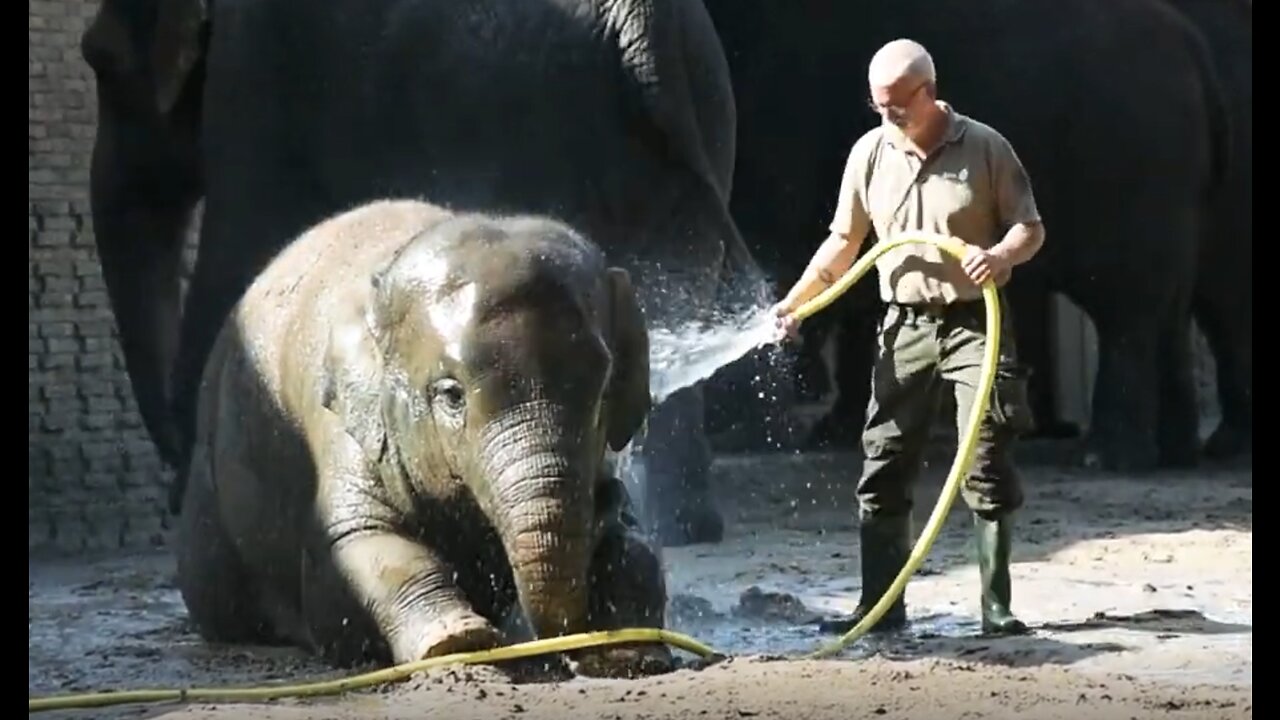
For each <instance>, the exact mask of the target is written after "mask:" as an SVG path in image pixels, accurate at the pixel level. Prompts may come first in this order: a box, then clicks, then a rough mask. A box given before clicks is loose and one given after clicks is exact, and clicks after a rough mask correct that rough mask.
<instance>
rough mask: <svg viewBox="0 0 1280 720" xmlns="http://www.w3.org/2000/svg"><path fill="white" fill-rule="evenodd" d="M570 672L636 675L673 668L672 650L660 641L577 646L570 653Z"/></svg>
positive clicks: (596, 675)
mask: <svg viewBox="0 0 1280 720" xmlns="http://www.w3.org/2000/svg"><path fill="white" fill-rule="evenodd" d="M570 658H571V659H570V666H571V668H572V669H573V672H574V673H576V674H578V675H582V676H585V677H599V678H636V677H644V676H647V675H661V674H663V673H668V672H671V670H673V669H674V668H675V659H674V658H673V657H672V656H671V650H670V649H669V648H668V647H667V646H666V645H662V644H659V643H634V644H626V645H610V646H605V647H597V648H587V649H585V650H578V651H576V652H574V653H572V654H571V655H570Z"/></svg>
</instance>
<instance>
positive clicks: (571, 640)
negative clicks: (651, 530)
mask: <svg viewBox="0 0 1280 720" xmlns="http://www.w3.org/2000/svg"><path fill="white" fill-rule="evenodd" d="M635 642H665V643H667V644H668V645H672V646H674V647H677V648H680V649H682V650H687V651H689V652H691V653H694V654H695V655H700V656H702V657H710V656H713V655H715V654H716V651H715V650H712V649H711V648H709V647H707V646H706V645H703V644H702V643H700V642H698V641H697V640H694V639H693V638H690V637H687V636H685V635H681V634H680V633H675V632H671V631H669V630H659V629H657V628H628V629H625V630H600V631H597V632H588V633H578V634H575V635H562V636H560V637H554V638H544V639H542V640H532V641H529V642H524V643H519V644H516V645H508V646H506V647H500V648H494V649H492V650H476V651H472V652H460V653H453V654H451V655H441V656H439V657H433V658H427V659H426V660H418V661H415V662H409V663H404V664H401V665H396V666H394V667H389V668H384V669H381V670H374V671H372V672H367V673H362V674H360V675H352V676H349V677H345V678H338V679H336V680H321V681H319V682H313V683H305V684H299V685H262V686H259V687H227V688H189V689H164V690H124V691H120V692H98V693H83V694H72V695H56V696H52V697H43V698H31V699H29V700H27V712H28V713H33V712H43V711H47V710H68V709H74V708H88V707H104V706H107V705H124V704H127V703H153V702H168V701H180V702H266V701H268V700H277V699H279V698H285V697H317V696H321V695H337V694H338V693H343V692H347V691H348V690H358V689H362V688H367V687H372V686H374V685H380V684H382V683H389V682H398V681H400V680H404V679H406V678H408V677H409V676H411V675H413V674H414V673H418V672H422V671H424V670H429V669H431V668H437V667H444V666H447V665H475V664H488V663H496V662H502V661H504V660H516V659H518V658H526V657H533V656H535V655H545V654H548V653H557V652H566V651H569V650H579V649H582V648H589V647H596V646H599V645H616V644H619V643H635Z"/></svg>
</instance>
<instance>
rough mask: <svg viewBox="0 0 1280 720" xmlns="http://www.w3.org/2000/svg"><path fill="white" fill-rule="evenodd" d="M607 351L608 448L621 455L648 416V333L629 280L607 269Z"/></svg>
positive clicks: (627, 277) (619, 270) (617, 269)
mask: <svg viewBox="0 0 1280 720" xmlns="http://www.w3.org/2000/svg"><path fill="white" fill-rule="evenodd" d="M608 279H609V291H610V295H611V302H610V350H611V351H612V353H613V374H612V377H611V379H610V381H609V396H608V400H607V405H606V413H607V415H606V420H607V422H608V427H607V428H606V431H605V434H606V437H607V438H608V441H609V447H610V448H612V449H613V450H614V452H618V451H621V450H622V449H623V448H624V447H626V446H627V443H629V442H631V438H632V437H634V436H635V434H636V433H637V432H639V430H640V427H641V426H642V425H643V424H644V419H645V417H646V416H648V414H649V406H650V402H651V399H650V395H649V331H648V329H647V328H646V327H645V323H644V315H643V314H642V313H641V312H640V304H639V303H638V302H637V301H636V293H635V288H634V287H633V286H632V284H631V276H630V275H629V274H627V271H626V270H623V269H622V268H616V267H614V268H609V270H608Z"/></svg>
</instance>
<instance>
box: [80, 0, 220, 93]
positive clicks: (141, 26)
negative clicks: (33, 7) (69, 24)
mask: <svg viewBox="0 0 1280 720" xmlns="http://www.w3.org/2000/svg"><path fill="white" fill-rule="evenodd" d="M206 2H207V0H151V1H150V2H132V3H130V2H124V1H123V0H103V3H102V5H101V7H100V8H99V10H98V14H97V16H96V17H95V18H94V21H93V23H91V24H90V25H89V27H88V28H87V29H86V30H85V32H84V35H83V36H81V38H80V54H81V55H82V56H83V57H84V59H85V62H86V63H88V64H89V66H90V67H92V68H93V70H94V72H95V73H96V74H97V75H98V80H99V82H100V83H105V84H108V85H110V84H111V82H112V81H119V80H123V79H124V78H126V77H130V76H132V77H137V76H138V75H139V74H140V73H144V72H145V73H147V74H148V75H149V79H150V82H151V85H152V88H151V89H152V92H153V94H154V96H153V100H154V101H155V108H156V110H157V111H159V112H160V114H161V115H167V114H168V113H169V112H170V111H172V110H173V107H174V106H175V105H177V103H178V99H179V98H180V97H181V96H182V91H183V90H184V89H185V88H186V87H187V82H188V81H189V80H190V79H191V74H192V72H193V71H194V70H195V67H196V64H197V63H198V62H199V60H200V58H201V57H202V56H203V55H204V52H205V29H206V23H207V21H208V7H207V4H206Z"/></svg>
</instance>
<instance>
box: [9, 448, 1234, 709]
mask: <svg viewBox="0 0 1280 720" xmlns="http://www.w3.org/2000/svg"><path fill="white" fill-rule="evenodd" d="M946 466H947V463H946V462H942V463H934V464H933V467H931V468H930V472H929V473H928V474H927V475H926V479H925V480H923V481H922V482H921V484H920V486H919V490H918V493H917V529H919V528H921V527H923V524H924V522H925V520H926V519H927V517H928V514H929V512H930V511H931V510H932V505H933V501H934V499H935V497H936V494H937V490H938V487H939V486H940V481H941V476H942V473H943V472H945V470H946ZM857 470H858V460H857V458H856V457H848V456H838V455H812V456H809V455H807V456H805V457H804V458H799V457H788V456H781V457H763V458H744V457H738V458H733V459H728V460H722V461H720V462H719V463H718V464H717V478H716V480H717V484H718V485H719V487H720V490H721V493H722V497H725V498H727V499H726V501H725V510H726V512H727V516H728V518H729V520H730V525H729V534H728V537H727V538H726V540H725V542H724V543H721V544H718V545H714V546H712V545H704V546H693V547H686V548H670V549H667V550H666V551H665V553H664V555H665V558H664V559H665V562H666V564H667V567H668V578H669V583H670V589H671V592H672V596H673V597H672V603H671V624H672V626H673V627H674V629H677V630H680V631H682V632H685V633H688V634H690V635H692V636H694V637H696V638H698V639H699V640H701V641H703V642H705V643H708V644H710V645H712V646H714V647H715V648H717V649H718V650H720V651H722V652H725V653H726V654H729V655H731V656H733V657H730V658H729V659H727V660H724V661H721V662H719V663H716V664H713V665H711V666H709V667H702V668H697V667H686V668H684V669H681V670H678V671H676V672H674V673H671V674H668V675H664V676H661V677H655V678H649V679H645V680H637V681H601V680H587V679H582V678H575V679H572V680H568V681H563V682H560V681H557V682H541V683H515V682H512V681H511V680H510V679H509V678H508V677H506V676H504V675H502V674H501V673H498V672H496V671H492V670H490V669H486V668H462V669H452V670H441V671H436V672H433V673H430V674H428V675H423V676H418V677H415V678H414V679H412V680H410V681H408V682H405V683H402V684H400V685H397V686H394V687H384V688H379V689H377V690H372V691H367V692H361V693H356V694H352V695H349V696H346V697H344V698H341V699H330V700H316V701H310V702H301V701H279V702H275V703H270V704H267V705H254V706H249V705H223V706H218V707H213V706H207V705H187V706H174V705H160V706H126V707H122V708H118V709H111V710H90V711H85V712H83V713H79V714H76V713H70V712H67V713H63V712H59V713H46V714H43V715H42V717H50V718H52V717H139V716H148V717H175V718H176V717H183V718H197V717H208V718H261V719H263V720H271V719H276V718H304V717H306V718H311V717H332V718H342V719H344V720H362V719H364V718H375V717H376V718H384V717H385V718H402V717H403V718H410V717H413V718H419V717H439V718H481V717H483V718H489V719H496V718H544V717H546V718H552V717H555V718H561V717H569V718H575V717H576V718H588V717H590V718H597V717H603V718H619V719H622V718H626V719H634V720H640V719H641V718H646V719H649V720H658V719H664V718H685V717H697V718H752V717H755V718H766V719H773V718H778V719H781V718H816V719H821V720H825V719H827V718H830V719H831V720H835V719H836V718H839V719H841V720H844V719H847V718H859V717H868V718H908V717H909V718H933V717H938V718H943V717H946V718H953V717H986V718H1005V717H1020V718H1072V719H1075V718H1084V717H1087V718H1089V720H1103V719H1110V718H1126V719H1127V718H1149V717H1161V718H1246V717H1249V718H1251V717H1252V716H1253V707H1252V705H1253V691H1252V679H1253V634H1252V620H1253V578H1252V572H1253V553H1252V536H1253V528H1252V517H1253V490H1252V483H1253V475H1252V470H1251V469H1246V470H1236V471H1221V472H1213V473H1210V472H1201V473H1196V474H1176V475H1175V474H1168V475H1161V476H1158V477H1150V478H1145V479H1135V478H1123V477H1115V476H1101V475H1081V474H1075V473H1069V472H1060V471H1053V470H1049V469H1043V468H1027V469H1026V474H1027V492H1028V501H1027V507H1026V509H1025V510H1024V511H1023V512H1022V513H1020V514H1019V516H1018V520H1019V524H1018V528H1017V530H1016V531H1015V538H1016V544H1015V547H1014V566H1013V569H1012V574H1013V580H1014V609H1015V611H1017V612H1018V613H1019V615H1020V616H1021V617H1022V618H1023V619H1025V620H1026V621H1027V622H1029V623H1030V624H1031V625H1032V626H1033V627H1034V629H1035V633H1034V634H1033V635H1031V636H1028V637H1020V638H1004V639H990V638H983V637H981V636H980V635H979V634H978V623H977V612H978V607H977V599H978V597H977V570H976V567H975V566H974V563H973V561H972V558H971V549H972V546H971V544H970V542H971V541H970V533H969V528H970V526H969V516H968V514H967V512H966V510H965V508H964V505H963V502H962V501H959V500H957V502H956V504H955V506H954V507H953V511H952V515H951V516H949V518H948V522H947V525H946V527H945V528H944V530H943V532H942V534H941V536H940V537H939V540H938V542H937V543H936V544H935V546H934V549H933V551H932V552H931V554H930V556H929V558H928V559H927V560H926V563H925V567H924V568H923V570H922V572H921V573H920V574H919V575H917V576H916V577H915V578H913V580H912V582H911V584H910V585H909V587H908V590H907V601H908V611H909V613H910V615H911V619H912V630H911V632H910V633H907V634H905V635H904V636H901V637H895V638H886V639H882V640H874V641H873V640H869V639H864V640H861V641H859V642H858V643H857V644H856V645H855V646H854V647H851V648H849V649H847V650H846V651H845V653H844V654H843V655H842V656H840V657H838V658H835V659H831V660H823V661H807V660H798V659H795V657H796V656H799V655H801V654H803V653H805V652H808V651H810V650H813V649H816V648H817V647H818V646H819V644H820V643H821V642H823V641H825V640H827V639H829V638H827V637H824V636H820V635H818V634H817V632H816V629H815V626H814V621H815V620H816V619H817V618H818V617H821V616H824V615H826V614H829V613H834V612H843V611H847V610H848V609H851V608H852V606H853V604H854V603H855V602H856V601H857V595H858V572H857V563H856V558H857V549H858V548H857V539H856V525H855V522H856V521H855V519H854V515H853V508H854V504H853V498H852V486H853V480H854V478H855V477H856V473H857ZM171 577H172V561H171V560H170V558H169V557H168V556H167V555H165V554H163V553H162V554H151V555H140V556H134V557H128V558H107V559H97V560H93V559H90V560H79V561H76V562H68V561H60V562H53V561H46V562H37V561H35V560H32V561H31V564H30V581H29V586H28V608H29V657H28V659H29V663H28V667H29V682H28V690H29V693H30V694H32V695H44V694H51V693H63V692H73V691H88V690H99V689H107V688H111V689H124V688H138V687H174V686H177V687H190V686H210V685H229V684H237V685H239V684H268V683H273V682H284V681H288V682H300V681H305V680H312V679H321V678H324V677H336V676H337V675H338V674H337V673H334V672H333V671H331V670H329V669H327V668H324V667H322V666H320V665H318V664H317V663H315V662H314V661H312V660H310V659H308V658H306V657H303V656H301V655H299V654H298V653H296V652H293V651H290V650H287V649H269V648H243V647H241V648H219V647H212V646H209V645H208V644H205V643H203V642H201V641H200V640H199V639H198V638H196V637H194V636H193V635H192V634H191V633H190V631H189V629H188V628H187V626H186V623H185V620H184V617H185V612H184V610H183V607H182V603H181V600H180V598H179V597H178V595H177V593H176V591H175V590H174V588H173V586H172V581H171ZM685 657H686V659H689V658H688V657H687V656H685ZM784 658H785V659H784Z"/></svg>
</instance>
